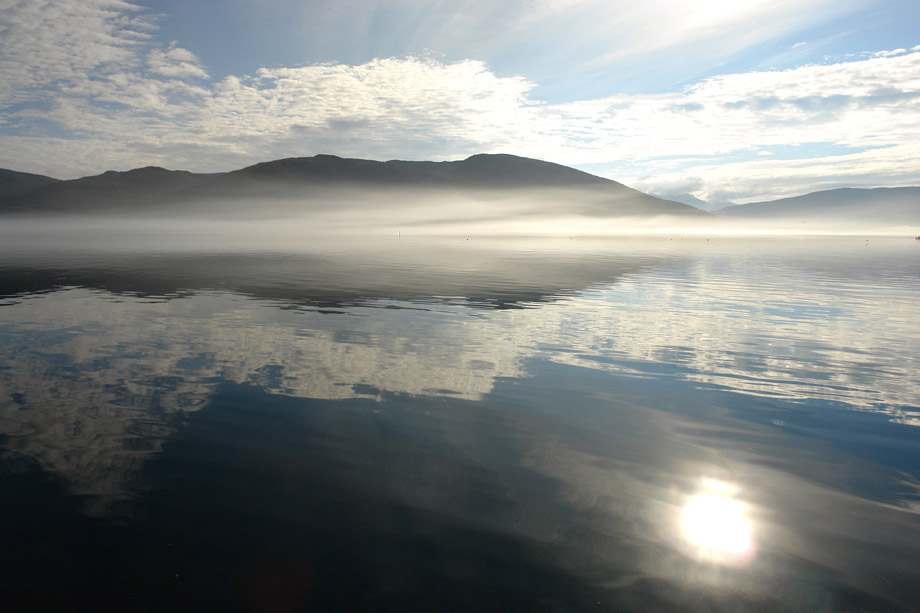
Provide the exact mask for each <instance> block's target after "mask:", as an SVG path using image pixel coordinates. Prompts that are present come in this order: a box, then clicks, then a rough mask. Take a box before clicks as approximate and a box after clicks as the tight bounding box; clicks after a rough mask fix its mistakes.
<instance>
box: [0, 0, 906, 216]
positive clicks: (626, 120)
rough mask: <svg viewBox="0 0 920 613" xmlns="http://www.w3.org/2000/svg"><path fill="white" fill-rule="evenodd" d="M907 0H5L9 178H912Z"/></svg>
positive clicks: (1, 65) (746, 196) (756, 191)
mask: <svg viewBox="0 0 920 613" xmlns="http://www.w3.org/2000/svg"><path fill="white" fill-rule="evenodd" d="M918 25H920V2H916V1H903V2H896V1H882V0H794V1H793V0H734V1H723V0H693V1H689V0H645V1H643V2H635V1H634V0H632V1H623V0H606V1H595V0H541V1H526V2H525V1H519V0H491V1H485V0H467V1H453V2H437V1H436V2H420V1H415V0H388V1H380V2H374V1H368V0H365V1H350V0H339V1H337V2H304V1H294V0H250V1H242V0H210V1H203V0H184V1H180V0H161V1H152V0H150V1H140V0H138V1H135V2H124V1H121V0H48V1H39V0H29V1H25V2H16V1H12V0H0V41H2V47H0V79H2V82H4V84H5V87H4V90H5V91H4V92H3V93H0V144H2V147H0V166H2V167H7V168H13V169H16V170H22V171H28V172H39V173H43V174H50V175H52V176H56V177H61V178H70V177H75V176H81V175H85V174H94V173H97V172H102V171H104V170H107V169H128V168H132V167H136V166H140V165H148V164H156V165H161V166H166V167H170V168H184V169H189V170H196V171H219V170H229V169H232V168H237V167H240V166H244V165H247V164H251V163H255V162H258V161H264V160H268V159H274V158H279V157H288V156H308V155H314V154H316V153H333V154H337V155H342V156H351V157H366V158H372V159H392V158H401V159H438V160H446V159H459V158H463V157H466V156H468V155H471V154H473V153H478V152H506V153H514V154H518V155H527V156H531V157H539V158H542V159H547V160H550V161H555V162H559V163H564V164H568V165H573V166H576V167H579V168H582V169H585V170H588V171H590V172H594V173H596V174H601V175H604V176H608V177H610V178H613V179H616V180H618V181H621V182H624V183H626V184H628V185H631V186H634V187H638V188H640V189H644V190H646V191H654V192H666V193H678V192H691V193H694V194H695V195H697V196H698V197H701V198H704V199H709V200H715V201H721V200H734V201H737V202H744V201H751V200H759V199H769V198H775V197H781V196H786V195H793V194H798V193H804V192H807V191H813V190H815V189H825V188H829V187H840V186H885V185H915V184H920V164H918V163H917V160H918V159H920V34H918V32H920V28H918Z"/></svg>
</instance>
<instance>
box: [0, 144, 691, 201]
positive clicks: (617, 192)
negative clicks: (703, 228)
mask: <svg viewBox="0 0 920 613" xmlns="http://www.w3.org/2000/svg"><path fill="white" fill-rule="evenodd" d="M9 172H12V171H9ZM18 174H20V173H14V175H18ZM14 178H15V177H14ZM51 181H53V182H51V183H45V184H37V185H36V187H35V188H34V189H31V190H28V191H25V192H23V190H22V189H10V188H9V187H8V185H7V184H5V183H3V184H0V212H3V213H21V214H24V213H32V214H48V213H54V214H60V213H78V214H83V213H90V212H115V211H118V212H132V213H138V212H140V213H145V212H146V213H149V212H152V211H156V210H160V209H162V210H172V211H175V210H192V209H193V208H194V206H195V204H196V203H197V202H199V201H205V200H206V201H209V202H211V203H220V202H225V201H230V200H234V199H235V200H254V201H259V202H266V201H270V200H272V199H273V198H288V199H305V200H307V199H311V198H322V197H325V196H326V195H327V194H328V193H329V192H328V191H323V190H328V189H339V188H354V189H357V190H368V189H370V190H378V189H379V190H385V189H387V188H396V189H403V188H407V189H412V188H434V189H444V188H448V189H450V190H452V191H453V193H458V192H460V193H467V192H475V191H476V190H498V191H505V190H541V191H545V193H549V192H550V191H552V190H561V191H564V192H567V196H566V198H565V199H566V201H567V202H573V201H574V202H577V201H579V199H581V198H586V199H587V200H590V203H589V204H588V205H586V207H587V208H586V211H587V213H586V214H591V215H593V214H600V215H613V216H616V215H663V214H668V215H704V216H708V215H707V214H706V213H701V212H700V211H698V210H696V209H694V208H693V207H689V206H686V205H684V204H680V203H676V202H671V201H668V200H662V199H660V198H655V197H653V196H649V195H648V194H644V193H642V192H639V191H637V190H634V189H631V188H629V187H626V186H625V185H622V184H620V183H617V182H616V181H612V180H610V179H604V178H602V177H598V176H595V175H591V174H589V173H586V172H582V171H579V170H576V169H574V168H569V167H567V166H562V165H559V164H553V163H551V162H544V161H541V160H535V159H530V158H522V157H517V156H513V155H506V154H479V155H474V156H471V157H469V158H467V159H465V160H461V161H455V162H413V161H402V160H391V161H387V162H378V161H374V160H362V159H351V158H340V157H337V156H334V155H317V156H314V157H307V158H287V159H281V160H274V161H271V162H263V163H260V164H255V165H253V166H248V167H246V168H242V169H239V170H235V171H231V172H226V173H215V174H196V173H191V172H187V171H182V170H166V169H164V168H159V167H154V166H148V167H145V168H137V169H134V170H129V171H126V172H116V171H108V172H105V173H102V174H100V175H94V176H89V177H83V178H80V179H73V180H69V181H55V180H51ZM546 190H549V191H546ZM572 190H575V191H572Z"/></svg>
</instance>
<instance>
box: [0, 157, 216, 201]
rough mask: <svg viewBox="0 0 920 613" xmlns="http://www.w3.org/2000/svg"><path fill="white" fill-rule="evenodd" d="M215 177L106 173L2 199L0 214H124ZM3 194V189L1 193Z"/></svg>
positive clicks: (154, 171)
mask: <svg viewBox="0 0 920 613" xmlns="http://www.w3.org/2000/svg"><path fill="white" fill-rule="evenodd" d="M214 176H215V175H206V174H195V173H191V172H187V171H184V170H166V169H165V168H159V167H157V166H147V167H145V168H135V169H134V170H129V171H127V172H117V171H114V170H109V171H107V172H104V173H102V174H101V175H95V176H91V177H83V178H80V179H73V180H70V181H54V182H50V183H44V184H41V185H38V186H37V187H36V188H35V189H32V190H30V191H28V192H25V193H22V194H19V195H17V196H13V197H9V198H3V199H2V200H0V211H3V212H29V213H34V212H43V213H47V212H54V213H63V212H67V213H72V212H77V211H79V212H83V211H94V210H95V211H112V210H124V209H126V208H129V207H137V206H139V205H142V204H146V203H150V202H153V201H156V200H158V199H162V198H164V197H168V196H175V195H178V194H179V193H180V192H183V191H185V190H188V189H192V188H194V187H197V186H199V185H201V184H203V183H207V182H210V181H211V180H213V178H214ZM6 191H7V190H6V189H3V190H0V193H6Z"/></svg>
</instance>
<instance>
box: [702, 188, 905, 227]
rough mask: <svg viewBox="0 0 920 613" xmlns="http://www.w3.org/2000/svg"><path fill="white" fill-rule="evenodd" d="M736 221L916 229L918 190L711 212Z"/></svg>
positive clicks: (861, 192) (824, 196)
mask: <svg viewBox="0 0 920 613" xmlns="http://www.w3.org/2000/svg"><path fill="white" fill-rule="evenodd" d="M714 213H715V214H716V215H718V216H723V217H733V218H738V219H757V220H770V219H786V220H803V221H806V220H808V221H810V220H839V221H867V222H884V223H899V224H908V225H920V187H890V188H886V187H878V188H873V189H862V188H841V189H829V190H824V191H819V192H812V193H810V194H805V195H803V196H795V197H793V198H781V199H779V200H772V201H766V202H751V203H748V204H738V205H735V206H729V207H725V208H721V209H718V210H716V211H714Z"/></svg>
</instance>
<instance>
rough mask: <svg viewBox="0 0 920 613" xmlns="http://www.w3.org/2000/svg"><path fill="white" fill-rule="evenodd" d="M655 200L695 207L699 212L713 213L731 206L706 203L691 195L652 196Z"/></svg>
mask: <svg viewBox="0 0 920 613" xmlns="http://www.w3.org/2000/svg"><path fill="white" fill-rule="evenodd" d="M653 195H654V196H655V197H656V198H661V199H663V200H673V201H674V202H681V203H683V204H687V205H690V206H692V207H696V208H698V209H700V210H701V211H715V210H718V209H721V208H725V207H727V206H733V204H732V203H731V202H707V201H706V200H700V199H699V198H697V197H696V196H694V195H693V194H653Z"/></svg>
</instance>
